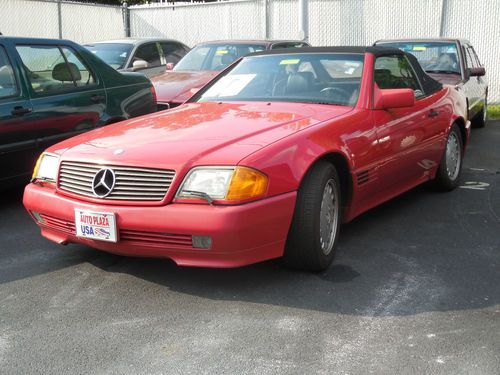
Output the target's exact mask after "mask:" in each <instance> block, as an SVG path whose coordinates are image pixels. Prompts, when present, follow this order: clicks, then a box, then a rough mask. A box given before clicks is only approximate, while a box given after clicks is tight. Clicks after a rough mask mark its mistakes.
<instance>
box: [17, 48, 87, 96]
mask: <svg viewBox="0 0 500 375" xmlns="http://www.w3.org/2000/svg"><path fill="white" fill-rule="evenodd" d="M16 49H17V51H18V53H19V56H20V57H21V60H22V62H23V64H24V69H25V70H26V75H27V76H28V80H29V82H30V84H31V87H32V88H33V90H34V91H35V92H36V93H39V94H46V93H52V92H57V91H61V90H67V89H70V88H74V87H75V82H74V79H75V78H78V73H79V71H78V68H77V66H76V65H75V64H70V65H69V67H68V64H67V63H66V61H65V59H64V57H63V55H62V54H61V50H60V49H59V47H58V46H40V45H36V46H26V45H21V46H17V47H16ZM70 67H71V68H70Z"/></svg>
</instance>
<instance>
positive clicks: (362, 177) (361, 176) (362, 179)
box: [356, 171, 370, 185]
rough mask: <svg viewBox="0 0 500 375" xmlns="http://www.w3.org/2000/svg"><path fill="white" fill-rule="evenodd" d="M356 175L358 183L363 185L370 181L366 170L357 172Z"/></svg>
mask: <svg viewBox="0 0 500 375" xmlns="http://www.w3.org/2000/svg"><path fill="white" fill-rule="evenodd" d="M356 177H357V179H358V185H363V184H366V183H367V182H368V181H370V174H369V173H368V171H363V172H359V173H358V174H357V175H356Z"/></svg>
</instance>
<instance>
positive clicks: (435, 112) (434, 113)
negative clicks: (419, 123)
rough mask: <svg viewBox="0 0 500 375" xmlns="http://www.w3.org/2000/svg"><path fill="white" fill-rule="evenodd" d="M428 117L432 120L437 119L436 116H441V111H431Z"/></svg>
mask: <svg viewBox="0 0 500 375" xmlns="http://www.w3.org/2000/svg"><path fill="white" fill-rule="evenodd" d="M427 116H428V117H430V118H432V117H436V116H439V111H438V110H436V109H431V110H430V111H429V114H428V115H427Z"/></svg>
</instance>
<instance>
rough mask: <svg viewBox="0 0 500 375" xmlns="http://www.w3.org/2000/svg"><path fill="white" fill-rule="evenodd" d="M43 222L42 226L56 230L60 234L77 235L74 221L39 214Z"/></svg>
mask: <svg viewBox="0 0 500 375" xmlns="http://www.w3.org/2000/svg"><path fill="white" fill-rule="evenodd" d="M39 215H40V217H41V219H42V222H40V224H41V225H44V226H46V227H49V228H52V229H56V230H58V231H60V232H63V233H65V234H73V235H74V234H75V233H76V230H75V223H74V222H72V221H67V220H63V219H58V218H56V217H53V216H50V215H45V214H39Z"/></svg>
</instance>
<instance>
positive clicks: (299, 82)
mask: <svg viewBox="0 0 500 375" xmlns="http://www.w3.org/2000/svg"><path fill="white" fill-rule="evenodd" d="M303 73H305V72H302V73H295V74H290V75H289V76H288V79H287V82H286V93H287V94H300V93H302V92H304V91H308V90H309V83H310V82H309V80H308V79H307V78H306V77H307V75H305V74H303Z"/></svg>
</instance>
